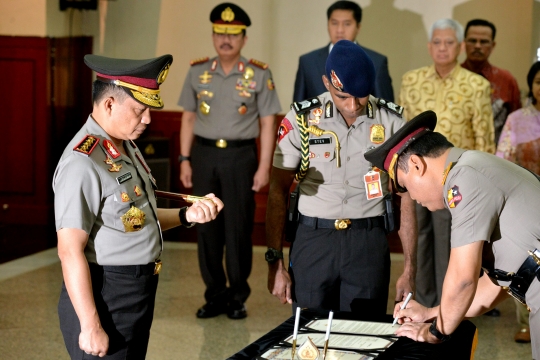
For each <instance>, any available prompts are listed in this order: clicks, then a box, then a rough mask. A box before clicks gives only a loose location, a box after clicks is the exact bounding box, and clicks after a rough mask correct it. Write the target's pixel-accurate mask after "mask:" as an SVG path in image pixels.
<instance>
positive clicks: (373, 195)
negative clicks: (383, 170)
mask: <svg viewBox="0 0 540 360" xmlns="http://www.w3.org/2000/svg"><path fill="white" fill-rule="evenodd" d="M364 182H365V183H366V195H367V199H368V200H373V199H377V198H380V197H382V196H383V192H382V186H381V175H380V174H379V173H378V172H376V171H373V170H371V171H369V172H368V173H367V174H366V175H364Z"/></svg>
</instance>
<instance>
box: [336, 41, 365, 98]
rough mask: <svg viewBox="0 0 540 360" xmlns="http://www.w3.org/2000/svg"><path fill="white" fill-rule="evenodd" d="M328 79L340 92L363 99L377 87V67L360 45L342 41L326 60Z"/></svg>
mask: <svg viewBox="0 0 540 360" xmlns="http://www.w3.org/2000/svg"><path fill="white" fill-rule="evenodd" d="M326 77H327V78H328V81H330V83H331V84H332V86H333V87H334V88H336V89H337V90H338V91H341V92H344V93H347V94H350V95H352V96H354V97H358V98H363V97H366V96H368V95H369V94H371V93H372V92H373V89H374V87H375V66H374V65H373V61H371V59H370V58H369V56H368V55H367V54H366V52H365V51H364V50H363V49H362V48H361V47H360V45H357V44H355V43H353V42H352V41H348V40H340V41H338V42H337V43H335V44H334V47H333V48H332V51H330V54H329V55H328V59H327V60H326Z"/></svg>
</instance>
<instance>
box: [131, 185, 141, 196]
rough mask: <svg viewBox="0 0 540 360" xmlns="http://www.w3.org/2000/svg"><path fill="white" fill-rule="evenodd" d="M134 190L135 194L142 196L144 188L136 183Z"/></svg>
mask: <svg viewBox="0 0 540 360" xmlns="http://www.w3.org/2000/svg"><path fill="white" fill-rule="evenodd" d="M133 191H134V192H135V195H137V196H141V195H142V190H141V188H140V187H139V185H135V187H134V188H133Z"/></svg>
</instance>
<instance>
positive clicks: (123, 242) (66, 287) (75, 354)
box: [53, 55, 223, 359]
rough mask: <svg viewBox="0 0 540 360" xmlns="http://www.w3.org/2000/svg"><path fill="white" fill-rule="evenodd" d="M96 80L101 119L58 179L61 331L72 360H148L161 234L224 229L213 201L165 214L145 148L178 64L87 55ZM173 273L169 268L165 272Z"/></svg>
mask: <svg viewBox="0 0 540 360" xmlns="http://www.w3.org/2000/svg"><path fill="white" fill-rule="evenodd" d="M84 61H85V63H86V65H88V67H90V68H91V69H93V70H95V71H96V76H97V80H96V81H95V82H94V84H93V89H92V97H93V99H92V100H93V109H92V114H90V116H89V117H88V120H87V121H86V123H85V124H84V126H83V127H82V128H81V130H79V132H78V133H77V134H76V135H75V137H74V138H73V139H72V140H71V142H70V143H69V144H68V146H67V147H66V149H65V150H64V153H63V154H62V157H61V159H60V161H59V163H58V166H57V168H56V171H55V173H54V179H53V188H54V192H55V199H54V210H55V219H56V230H57V234H58V255H59V257H60V260H61V262H62V273H63V275H64V283H63V285H62V291H61V295H60V301H59V304H58V314H59V317H60V329H61V330H62V335H63V336H64V341H65V344H66V348H67V350H68V352H69V354H70V356H71V358H72V359H82V358H84V359H93V358H97V357H104V358H107V359H144V358H145V355H146V349H147V346H148V339H149V336H150V327H151V325H152V318H153V313H154V302H155V295H156V288H157V284H158V278H159V272H160V270H161V266H162V263H161V260H160V256H161V251H162V250H163V240H162V237H161V230H166V229H169V228H171V227H175V226H179V225H184V226H192V224H194V223H204V222H208V221H210V220H212V219H215V218H216V216H217V214H218V212H219V211H220V210H221V208H222V207H223V203H222V202H221V200H219V199H218V198H217V197H215V196H214V195H213V194H209V195H207V196H208V198H209V199H208V200H204V201H200V202H197V203H195V204H193V205H192V206H191V207H189V208H188V207H184V208H181V209H158V208H157V206H156V197H155V193H154V190H155V189H156V188H157V184H156V180H155V178H154V177H153V176H152V171H151V169H150V168H149V167H148V164H146V162H145V161H144V157H143V155H142V153H141V151H140V150H139V149H138V147H137V145H136V144H135V142H134V140H136V139H137V138H138V137H139V136H140V135H141V134H142V133H143V131H144V130H145V128H146V126H147V125H148V124H149V123H150V108H156V109H159V108H162V107H163V101H162V99H161V97H160V95H159V92H160V90H159V86H160V84H161V83H163V81H165V78H166V77H167V73H168V71H169V67H170V65H171V63H172V56H171V55H164V56H161V57H158V58H155V59H148V60H128V59H112V58H106V57H102V56H96V55H86V56H85V58H84ZM165 266H166V265H165Z"/></svg>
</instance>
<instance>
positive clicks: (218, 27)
mask: <svg viewBox="0 0 540 360" xmlns="http://www.w3.org/2000/svg"><path fill="white" fill-rule="evenodd" d="M210 21H211V22H212V24H213V25H212V28H213V30H214V32H215V33H216V34H233V35H235V34H240V33H241V32H242V30H244V29H245V28H247V27H248V26H250V25H251V20H250V19H249V16H248V14H247V13H246V12H245V11H244V10H242V8H241V7H240V6H238V5H235V4H233V3H222V4H219V5H217V6H216V7H215V8H214V9H213V10H212V12H211V13H210Z"/></svg>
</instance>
